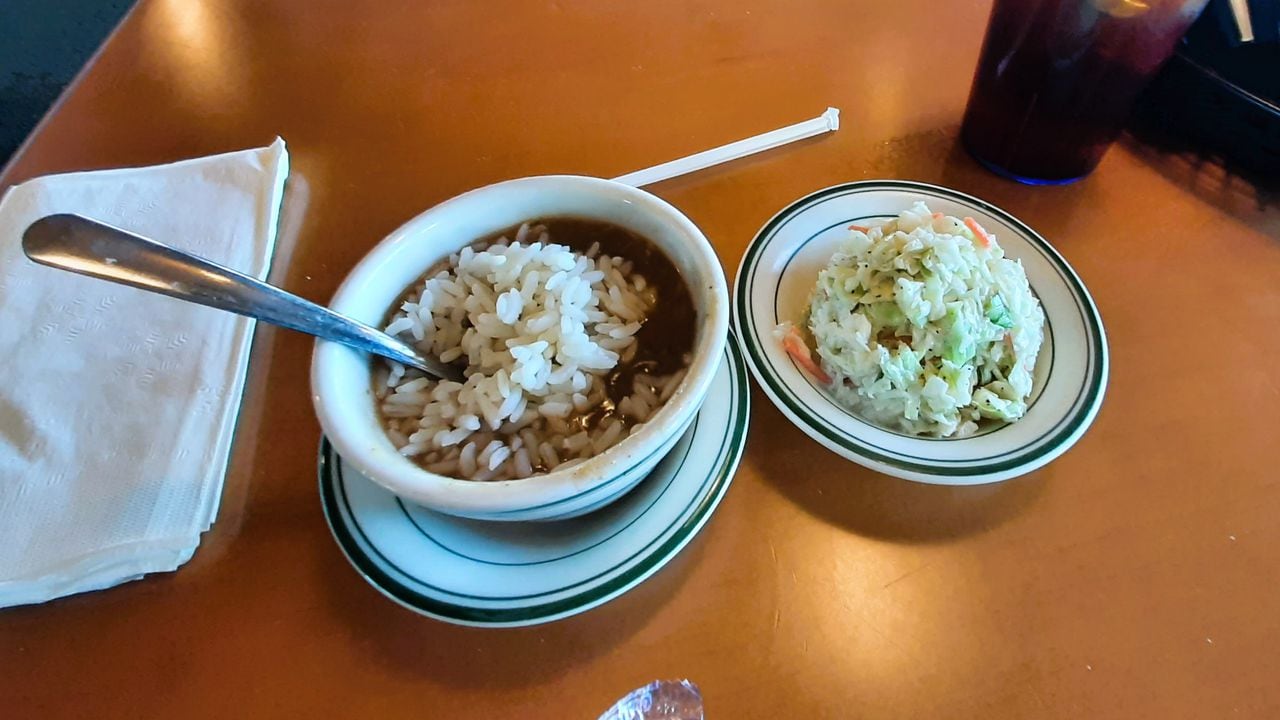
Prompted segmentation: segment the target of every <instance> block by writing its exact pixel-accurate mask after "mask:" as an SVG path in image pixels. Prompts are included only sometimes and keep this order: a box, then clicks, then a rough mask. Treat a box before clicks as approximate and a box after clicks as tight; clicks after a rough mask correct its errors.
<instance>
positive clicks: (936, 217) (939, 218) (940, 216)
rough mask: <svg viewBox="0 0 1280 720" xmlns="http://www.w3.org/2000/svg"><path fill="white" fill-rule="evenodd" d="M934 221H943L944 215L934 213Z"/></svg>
mask: <svg viewBox="0 0 1280 720" xmlns="http://www.w3.org/2000/svg"><path fill="white" fill-rule="evenodd" d="M933 219H934V220H941V219H942V213H940V212H938V213H934V214H933Z"/></svg>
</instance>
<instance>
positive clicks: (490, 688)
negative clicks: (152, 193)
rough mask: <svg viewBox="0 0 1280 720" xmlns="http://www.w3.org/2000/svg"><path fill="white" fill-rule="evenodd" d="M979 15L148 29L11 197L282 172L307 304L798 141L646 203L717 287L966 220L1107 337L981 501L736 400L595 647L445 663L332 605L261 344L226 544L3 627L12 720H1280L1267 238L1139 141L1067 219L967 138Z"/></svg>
mask: <svg viewBox="0 0 1280 720" xmlns="http://www.w3.org/2000/svg"><path fill="white" fill-rule="evenodd" d="M989 9H990V3H989V2H973V1H970V0H965V1H961V2H947V3H940V2H936V1H934V0H896V1H895V2H872V1H861V2H860V1H856V0H843V1H839V2H837V1H834V0H809V1H805V2H788V3H784V2H758V1H755V0H743V1H739V2H723V1H722V0H690V1H688V2H674V1H668V0H656V1H655V2H631V3H627V2H605V1H601V2H587V1H585V0H584V1H581V2H571V1H569V0H559V1H557V0H538V1H530V2H475V3H471V2H462V1H460V0H456V1H445V0H441V1H438V2H426V1H419V2H415V1H410V0H383V1H380V2H379V1H375V0H310V1H305V0H143V1H142V2H141V3H140V4H139V6H138V7H137V8H135V9H134V11H133V12H132V13H131V14H130V15H129V16H128V17H127V19H126V20H125V21H124V23H123V24H122V25H121V27H120V28H119V29H118V30H117V31H116V32H115V33H114V34H113V35H112V37H111V38H110V40H109V41H108V42H107V43H106V45H105V46H104V48H103V49H102V51H101V52H100V53H99V54H98V55H97V56H96V57H95V58H94V60H93V61H92V62H91V63H90V64H89V66H88V67H87V68H86V69H85V71H84V72H83V74H82V75H81V76H80V78H79V79H78V80H77V81H76V83H75V84H74V85H73V86H72V87H71V88H70V89H69V90H68V91H67V93H66V94H65V96H64V97H63V98H62V100H61V101H60V102H59V104H58V105H57V106H56V107H55V109H54V110H53V111H52V113H51V114H50V115H49V116H48V117H47V118H46V120H45V121H44V122H43V123H42V124H41V125H40V126H39V128H38V129H37V130H36V132H35V134H34V135H33V136H32V138H31V140H30V142H29V143H28V144H27V145H26V146H25V147H24V148H23V149H22V150H21V151H20V152H19V154H18V155H17V156H16V157H15V159H14V160H13V161H12V162H11V164H10V165H9V166H8V168H7V170H6V171H5V172H4V173H3V175H0V189H3V188H4V187H7V186H9V185H11V184H13V183H16V182H20V181H22V180H24V179H27V178H30V177H33V176H36V175H40V174H45V173H52V172H61V171H68V170H81V169H91V168H105V167H116V166H126V165H145V164H151V163H159V162H164V161H169V160H174V159H179V158H184V157H191V156H197V155H204V154H211V153H215V152H221V151H226V150H231V149H238V148H244V147H251V146H258V145H265V144H267V143H268V142H270V141H271V139H272V138H274V137H275V136H276V135H277V134H278V135H280V136H283V137H284V138H285V139H286V140H287V141H288V143H289V147H290V151H291V155H292V166H293V174H292V176H291V183H290V192H291V197H292V199H291V203H292V208H293V211H294V212H293V213H292V215H290V216H289V217H286V221H285V222H284V224H283V226H282V236H281V246H280V252H279V255H278V257H277V263H276V269H275V272H274V274H273V278H272V279H273V281H274V282H276V283H279V284H281V285H283V286H284V287H286V288H288V289H289V290H292V291H294V292H297V293H300V294H302V295H304V296H307V297H310V298H313V299H317V300H323V299H325V298H327V297H329V296H330V295H331V294H332V292H333V291H334V289H335V288H336V287H337V284H338V283H339V281H340V280H341V279H342V277H343V275H344V273H345V272H346V271H347V269H349V268H350V267H351V266H352V265H353V264H354V263H355V262H356V261H357V260H358V259H359V258H360V257H361V256H362V255H363V254H364V253H365V252H366V251H367V250H368V249H369V248H370V247H372V246H373V245H374V244H375V243H376V242H377V241H378V240H379V239H380V238H381V237H383V236H384V235H385V234H386V233H388V232H390V231H391V230H392V229H394V228H395V227H397V226H398V225H400V224H401V223H402V222H404V221H405V220H407V219H409V218H410V217H412V216H413V215H415V214H416V213H418V212H420V211H421V210H423V209H425V208H427V207H429V206H431V205H433V204H435V203H438V202H440V201H441V200H444V199H446V198H448V197H450V196H452V195H455V194H457V193H460V192H462V191H465V190H468V189H470V188H474V187H477V186H480V185H483V184H486V183H490V182H494V181H497V180H502V179H507V178H512V177H517V176H522V175H531V174H542V173H582V174H591V175H601V176H605V177H610V176H613V175H618V174H622V173H624V172H629V171H631V170H635V169H638V168H641V167H645V166H648V165H652V164H655V163H658V162H661V161H665V160H669V159H672V158H674V157H678V156H681V155H684V154H687V153H691V152H694V151H698V150H702V149H705V148H708V147H712V146H715V145H718V144H721V143H723V142H727V141H730V140H736V139H739V138H741V137H745V136H748V135H751V134H754V133H758V132H763V131H765V130H770V129H773V128H776V127H780V126H782V125H787V124H790V123H793V122H797V121H799V120H803V119H806V118H809V117H813V116H815V115H817V114H818V113H820V112H821V111H822V110H823V109H824V108H825V107H827V106H828V105H833V106H837V107H839V108H841V109H842V111H843V116H842V120H843V127H842V128H841V129H840V131H839V132H837V133H835V134H833V135H826V136H823V137H821V138H817V139H813V140H808V141H805V142H802V143H799V144H796V145H792V146H788V147H786V148H784V149H780V150H775V151H771V152H769V153H766V154H763V155H759V156H756V157H753V158H750V159H747V160H742V161H738V162H734V163H731V164H728V165H724V166H721V167H717V168H714V169H711V170H707V171H704V172H700V173H697V174H695V175H691V176H687V177H684V178H680V179H676V180H671V181H668V182H664V183H660V184H658V185H655V186H653V187H652V188H650V189H651V190H652V191H653V192H654V193H656V194H657V195H659V196H661V197H663V198H664V199H666V200H668V201H670V202H672V203H673V204H675V205H676V206H677V207H679V208H681V209H682V210H683V211H684V212H685V213H687V214H688V215H689V217H690V218H692V219H693V220H694V221H695V222H696V223H697V224H698V225H699V226H700V227H701V228H702V229H703V230H704V231H705V232H706V234H707V236H708V237H709V238H710V239H711V240H712V242H713V244H714V245H715V248H716V250H717V252H718V253H719V256H720V259H721V260H722V262H723V264H724V267H725V270H726V273H727V274H728V275H729V276H730V277H732V275H733V273H734V272H735V271H736V268H737V265H738V261H739V258H740V257H741V255H742V252H743V249H744V248H745V246H746V244H747V242H748V241H749V240H750V239H751V237H752V235H753V233H754V232H755V231H756V230H757V229H758V228H759V227H760V226H761V225H762V224H763V223H764V221H765V220H767V219H768V218H769V217H770V216H771V215H772V214H773V213H774V212H776V211H777V210H779V209H780V208H782V207H783V206H785V205H786V204H788V203H789V202H791V201H792V200H794V199H796V198H797V197H799V196H801V195H804V194H806V193H808V192H810V191H813V190H816V189H819V188H822V187H825V186H828V185H833V184H836V183H840V182H844V181H849V180H858V179H867V178H905V179H914V180H923V181H928V182H934V183H939V184H943V185H947V186H950V187H954V188H956V189H959V190H961V191H964V192H968V193H971V194H974V195H978V196H980V197H982V198H984V199H986V200H988V201H991V202H993V203H995V204H997V205H999V206H1001V207H1003V208H1005V209H1007V210H1008V211H1010V212H1012V213H1013V214H1015V215H1017V216H1018V217H1020V218H1021V219H1023V220H1024V221H1026V222H1027V223H1029V224H1030V225H1031V226H1033V227H1035V228H1036V229H1037V230H1039V231H1040V232H1041V233H1042V234H1043V235H1044V236H1046V237H1047V238H1048V239H1049V240H1050V241H1051V242H1052V243H1054V245H1055V246H1056V247H1057V248H1058V249H1059V250H1060V251H1061V252H1062V253H1063V254H1064V255H1065V256H1066V257H1067V259H1068V260H1069V261H1070V262H1071V263H1072V264H1073V265H1074V267H1075V268H1076V270H1077V271H1078V272H1079V273H1080V275H1081V276H1082V277H1083V279H1084V281H1085V283H1086V284H1087V285H1088V287H1089V289H1090V291H1091V292H1092V293H1093V296H1094V298H1095V300H1096V301H1097V303H1098V306H1099V308H1100V310H1101V313H1102V317H1103V320H1104V322H1105V324H1106V328H1107V331H1108V335H1109V339H1110V349H1111V361H1112V369H1111V382H1110V387H1109V390H1108V393H1107V399H1106V401H1105V403H1104V405H1103V407H1102V411H1101V413H1100V415H1099V417H1098V419H1097V421H1096V423H1095V424H1094V426H1093V428H1092V430H1090V432H1089V433H1088V434H1087V435H1086V436H1085V437H1084V439H1083V440H1082V441H1081V442H1080V443H1079V444H1078V445H1077V446H1076V447H1075V448H1074V449H1072V450H1071V451H1070V452H1068V453H1067V454H1066V455H1065V456H1063V457H1062V458H1061V459H1059V460H1057V461H1056V462H1054V463H1052V464H1051V465H1050V466H1048V467H1046V468H1045V469H1042V470H1040V471H1038V472H1035V473H1033V474H1031V475H1028V476H1026V477H1023V478H1020V479H1016V480H1013V481H1009V482H1005V483H1002V484H998V485H991V486H983V487H973V488H947V487H933V486H927V485H920V484H913V483H909V482H905V481H901V480H895V479H892V478H889V477H885V476H881V475H877V474H875V473H872V472H870V471H867V470H864V469H862V468H861V467H859V466H857V465H854V464H851V463H849V462H846V461H844V460H841V459H840V458H838V457H836V456H835V455H833V454H831V453H829V452H827V451H825V450H823V449H822V448H821V447H820V446H818V445H817V444H816V443H814V442H812V441H810V440H809V439H808V438H807V437H806V436H805V435H804V434H803V433H801V432H800V430H798V429H796V428H794V427H792V426H791V425H790V424H789V423H788V422H787V421H786V420H785V419H784V418H783V416H782V415H781V414H780V413H779V412H777V411H776V410H775V409H774V408H773V407H772V406H771V405H770V404H769V402H768V401H767V399H766V398H765V397H764V396H763V395H762V394H761V393H759V392H758V391H757V392H755V394H754V395H753V398H752V400H753V405H754V407H753V417H752V420H751V434H750V438H749V440H748V447H747V451H746V454H745V457H744V458H743V461H742V465H741V467H740V469H739V470H738V473H737V476H736V478H735V480H734V483H733V486H732V487H731V488H730V490H729V493H728V495H727V497H726V498H725V500H724V502H723V504H722V505H721V506H720V508H719V509H718V510H717V512H716V514H715V515H714V517H712V518H711V521H710V522H709V523H708V525H707V526H706V528H705V529H704V530H703V531H702V533H701V534H700V535H699V536H698V537H697V538H696V539H695V540H694V542H693V543H692V544H691V545H690V546H689V547H688V548H687V549H686V550H685V551H684V552H683V553H682V554H681V555H680V556H679V557H677V558H676V559H675V560H674V561H673V562H672V563H671V564H670V565H669V566H667V567H666V568H665V569H663V570H662V571H661V572H659V573H658V574H657V575H656V576H654V577H653V578H652V579H650V580H648V581H647V582H645V583H644V584H643V585H641V586H640V587H638V588H636V589H635V590H633V591H631V592H630V593H628V594H626V595H624V596H623V597H621V598H619V599H617V600H615V601H613V602H611V603H609V604H607V605H605V606H603V607H601V608H598V609H595V610H592V611H590V612H588V613H586V614H584V615H580V616H577V617H574V618H571V619H568V620H564V621H560V622H556V623H553V624H549V625H544V626H539V627H532V628H524V629H516V630H486V629H468V628H460V627H454V626H450V625H446V624H443V623H440V622H436V621H433V620H429V619H426V618H423V617H419V616H417V615H414V614H412V613H410V612H408V611H406V610H404V609H401V608H400V607H398V606H396V605H394V604H392V603H391V602H389V601H388V600H386V599H384V598H383V597H382V596H381V595H379V594H378V593H377V591H375V590H374V589H373V588H372V587H370V586H368V585H366V584H365V582H364V581H363V580H361V579H360V578H359V576H357V574H356V573H355V572H354V571H353V570H352V569H351V567H349V566H348V564H347V562H346V560H345V559H344V558H343V556H342V554H341V552H340V551H339V549H338V547H337V546H336V544H335V543H334V541H333V540H332V538H331V537H330V536H329V531H328V529H327V528H326V525H325V521H324V518H323V516H322V514H321V511H320V503H319V500H318V497H317V489H316V450H317V443H318V439H319V427H318V425H317V424H316V421H315V419H314V416H313V415H312V411H311V405H310V400H309V393H308V385H307V368H308V364H309V360H310V352H311V347H312V344H311V342H310V341H309V340H308V339H307V338H305V337H302V336H299V335H296V334H291V333H286V332H283V331H281V332H277V331H275V330H273V329H271V328H266V327H262V328H259V330H258V331H257V337H256V340H255V344H254V352H253V359H252V362H251V368H250V375H249V381H248V389H247V394H246V396H245V401H244V407H243V412H242V414H241V417H240V424H239V428H238V435H237V441H236V445H235V450H234V455H233V458H232V465H231V471H230V475H229V477H228V481H227V487H226V491H225V494H224V501H223V507H222V510H221V515H220V516H219V519H218V521H217V523H216V524H215V525H214V528H213V530H212V531H211V532H210V533H208V534H207V535H206V536H205V538H204V541H203V543H202V545H201V547H200V549H199V550H198V552H197V553H196V555H195V558H194V559H193V560H192V561H191V562H190V563H189V564H187V565H186V566H184V567H183V568H181V569H180V570H179V571H178V572H176V573H172V574H169V575H161V576H153V577H149V578H146V579H144V580H142V581H139V582H134V583H130V584H127V585H124V586H121V587H119V588H116V589H112V590H108V591H104V592H99V593H92V594H89V595H83V596H78V597H73V598H69V599H64V600H59V601H56V602H52V603H48V604H46V605H43V606H37V607H25V608H16V609H10V610H4V611H0V715H2V716H4V717H7V718H58V717H95V718H116V717H122V718H123V717H183V718H197V717H211V718H212V717H271V716H274V717H304V716H307V715H314V716H320V717H369V718H374V717H376V718H399V717H404V718H446V717H447V718H454V717H458V718H463V717H468V718H469V717H475V718H491V717H492V718H497V717H512V718H517V717H518V718H535V717H537V718H541V717H546V718H583V719H591V718H595V717H596V715H598V714H599V713H600V712H602V711H603V710H604V709H606V708H607V707H608V706H609V705H610V704H611V703H612V702H613V701H614V700H615V699H616V698H617V697H618V696H621V695H622V694H624V693H625V692H627V691H628V690H630V689H632V688H634V687H636V686H639V685H642V684H644V683H646V682H649V681H651V680H654V679H656V678H689V679H691V680H693V681H695V682H696V683H698V684H699V685H700V686H701V688H702V690H703V693H704V695H705V698H706V705H707V711H708V716H709V717H712V718H757V717H758V718H785V717H797V718H801V717H803V718H820V717H832V718H997V717H1001V718H1003V717H1043V718H1146V717H1150V718H1237V717H1241V718H1244V717H1252V718H1274V717H1280V682H1278V680H1280V589H1278V587H1277V579H1278V578H1280V442H1277V440H1276V438H1275V435H1276V429H1277V425H1278V423H1277V421H1276V419H1275V418H1276V411H1277V405H1278V403H1280V380H1277V379H1276V378H1277V376H1276V371H1275V370H1274V363H1275V360H1276V358H1277V357H1278V356H1280V211H1277V209H1276V207H1275V198H1274V197H1271V196H1268V195H1266V194H1265V193H1262V192H1260V191H1259V190H1257V189H1256V188H1254V187H1252V186H1250V185H1249V184H1248V183H1246V182H1243V181H1241V180H1239V179H1237V178H1233V177H1230V176H1228V175H1225V174H1224V173H1223V172H1222V170H1221V169H1219V168H1217V167H1215V166H1213V165H1211V164H1209V165H1197V164H1193V163H1191V162H1188V161H1186V160H1184V159H1182V158H1179V157H1175V156H1167V155H1163V154H1161V153H1159V152H1156V151H1155V150H1153V149H1151V148H1148V147H1146V146H1144V145H1141V144H1139V143H1137V142H1135V141H1132V140H1128V139H1126V140H1124V141H1122V142H1121V143H1120V144H1119V145H1118V146H1117V147H1115V148H1114V149H1113V150H1112V151H1111V152H1110V153H1109V154H1108V155H1107V157H1106V158H1105V159H1104V161H1103V163H1102V165H1101V167H1100V168H1099V169H1098V170H1097V172H1096V173H1095V174H1094V175H1093V176H1091V177H1089V178H1087V179H1086V180H1084V181H1082V182H1079V183H1077V184H1074V185H1070V186H1066V187H1058V188H1031V187H1023V186H1020V185H1017V184H1014V183H1011V182H1008V181H1005V180H1002V179H1000V178H997V177H995V176H993V175H991V174H989V173H987V172H986V171H984V170H982V169H980V168H979V167H978V166H977V165H976V164H975V163H974V162H973V161H972V160H970V159H969V157H968V156H967V155H966V154H965V153H964V152H963V150H962V149H960V148H959V146H958V144H957V140H956V137H957V129H958V124H959V120H960V115H961V112H962V110H963V107H964V102H965V100H966V96H967V93H968V87H969V80H970V77H971V73H972V69H973V67H974V64H975V60H976V56H977V52H978V46H979V44H980V41H981V37H982V33H983V29H984V26H985V22H986V17H987V13H988V12H989Z"/></svg>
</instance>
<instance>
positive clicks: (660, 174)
mask: <svg viewBox="0 0 1280 720" xmlns="http://www.w3.org/2000/svg"><path fill="white" fill-rule="evenodd" d="M838 129H840V111H839V110H837V109H836V108H832V107H829V108H827V111H826V112H824V113H822V114H821V115H819V116H818V117H816V118H814V119H812V120H805V121H804V122H801V123H796V124H795V125H788V126H787V127H784V128H778V129H777V130H771V131H769V132H767V133H763V134H761V135H756V136H755V137H749V138H747V139H746V140H739V141H737V142H731V143H729V144H728V145H721V146H720V147H718V148H712V149H711V150H704V151H702V152H700V153H696V154H694V155H690V156H689V157H684V158H680V159H679V160H672V161H671V162H665V163H662V164H661V165H655V166H653V167H651V168H646V169H644V170H637V171H636V172H633V173H627V174H626V175H622V176H620V177H616V178H614V180H615V181H617V182H620V183H623V184H624V185H631V186H633V187H643V186H645V185H650V184H652V183H656V182H658V181H659V180H667V179H669V178H673V177H676V176H678V175H684V174H686V173H691V172H695V171H697V170H702V169H703V168H709V167H711V166H712V165H719V164H720V163H725V162H729V161H730V160H737V159H738V158H741V157H746V156H748V155H754V154H755V153H758V152H762V151H764V150H771V149H773V148H776V147H779V146H782V145H786V144H787V143H793V142H795V141H797V140H803V139H805V138H807V137H813V136H814V135H821V134H822V133H826V132H832V131H835V130H838Z"/></svg>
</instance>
